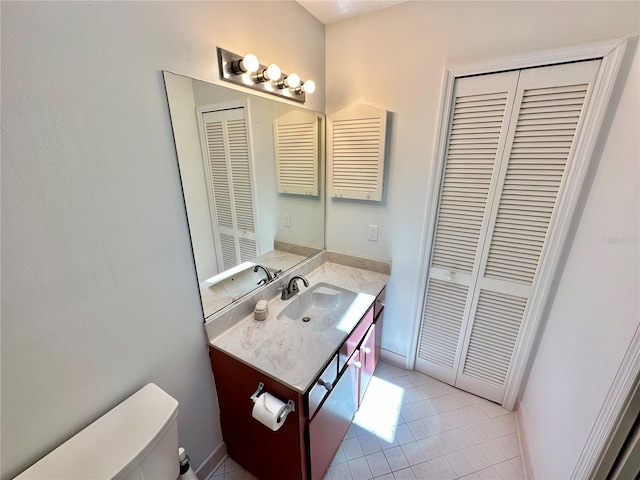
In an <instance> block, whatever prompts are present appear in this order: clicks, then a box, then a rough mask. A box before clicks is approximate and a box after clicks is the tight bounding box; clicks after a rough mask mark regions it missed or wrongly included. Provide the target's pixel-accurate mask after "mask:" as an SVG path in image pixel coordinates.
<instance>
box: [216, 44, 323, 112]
mask: <svg viewBox="0 0 640 480" xmlns="http://www.w3.org/2000/svg"><path fill="white" fill-rule="evenodd" d="M218 68H219V71H220V79H221V80H224V81H227V82H231V83H235V84H236V85H242V86H243V87H248V88H251V89H254V90H259V91H261V92H267V93H270V94H272V95H278V96H279V97H284V98H288V99H289V100H295V101H296V102H300V103H304V102H305V100H306V94H310V93H313V92H314V91H315V90H316V84H315V83H314V82H313V80H307V81H306V82H303V81H302V79H301V78H300V76H299V75H297V74H295V73H290V74H286V73H283V72H282V71H281V70H280V67H279V66H278V65H276V64H275V63H272V64H270V65H269V66H265V65H262V64H260V62H259V61H258V58H257V57H256V56H255V55H254V54H252V53H249V54H247V55H245V56H241V55H237V54H235V53H233V52H229V51H228V50H224V49H223V48H220V47H218Z"/></svg>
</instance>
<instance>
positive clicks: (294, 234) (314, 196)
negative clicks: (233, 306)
mask: <svg viewBox="0 0 640 480" xmlns="http://www.w3.org/2000/svg"><path fill="white" fill-rule="evenodd" d="M164 78H165V86H166V90H167V98H168V102H169V109H170V115H171V123H172V126H173V133H174V139H175V145H176V151H177V154H178V163H179V167H180V176H181V179H182V188H183V194H184V199H185V206H186V210H187V217H188V220H189V230H190V233H191V243H192V246H193V253H194V258H195V263H196V273H197V276H198V283H199V285H200V294H201V298H202V304H203V309H204V314H205V318H206V317H208V316H210V315H212V314H213V313H215V312H216V311H217V310H219V309H221V308H223V307H225V306H226V305H228V304H230V303H231V302H233V301H235V300H236V299H238V298H239V297H241V296H243V295H245V294H246V293H248V292H249V291H251V290H253V289H255V288H257V287H258V286H259V284H263V283H264V280H265V279H266V275H267V274H266V273H265V272H264V270H262V269H258V271H257V272H254V271H253V270H254V267H255V265H257V264H260V265H263V266H264V267H266V268H267V270H268V271H269V272H270V274H272V275H273V274H275V273H276V272H278V271H283V272H284V271H285V270H288V269H289V268H291V267H293V266H294V265H296V264H297V263H299V262H300V261H302V260H304V259H305V258H307V257H308V256H310V255H313V254H314V253H316V252H317V251H319V250H321V249H322V248H324V126H325V124H324V115H323V114H321V113H316V112H311V111H309V110H306V109H303V108H301V107H296V106H291V105H289V104H286V103H284V102H281V101H277V100H272V99H269V98H264V97H260V96H256V95H252V94H247V93H245V92H241V91H238V90H234V89H230V88H225V87H222V86H219V85H213V84H210V83H207V82H202V81H199V80H194V79H191V78H188V77H184V76H181V75H176V74H173V73H169V72H164ZM292 117H294V118H305V119H309V118H312V119H315V127H314V128H316V129H317V131H315V132H313V134H314V135H312V136H315V137H314V138H315V145H316V149H317V151H314V152H313V153H312V157H313V158H315V165H316V172H317V173H316V175H317V179H316V182H317V188H316V189H315V190H314V189H313V188H311V187H309V188H307V187H305V188H302V189H293V190H292V191H293V193H278V181H277V173H276V141H279V142H283V141H286V135H285V136H284V137H283V136H282V135H280V136H278V134H277V131H274V128H276V126H277V125H278V123H279V120H280V119H288V118H292ZM309 121H310V120H307V122H309ZM294 130H295V129H294ZM299 130H300V132H299V133H295V132H294V134H293V135H292V137H291V139H292V141H293V142H295V148H293V149H291V148H289V149H288V150H287V149H285V150H283V149H282V148H280V149H279V152H283V151H284V153H281V154H280V157H279V161H280V164H281V165H286V164H287V162H289V165H290V166H291V165H294V166H295V165H298V166H297V167H296V168H297V170H295V172H294V173H295V175H294V176H296V178H295V180H296V181H303V180H305V178H306V177H307V176H308V175H309V172H308V171H306V170H305V168H306V167H304V166H302V165H303V164H306V166H309V165H310V164H311V163H312V162H310V161H309V158H310V157H309V151H308V148H307V149H306V150H305V148H306V147H305V142H306V140H304V139H302V136H303V133H302V130H301V129H299ZM308 133H309V130H308V128H307V129H306V130H305V134H308ZM307 136H308V135H307ZM283 138H284V139H285V140H283ZM309 138H311V137H309ZM276 139H280V140H276ZM299 145H300V147H298V146H299ZM296 149H297V150H296ZM292 152H294V153H295V155H298V156H299V157H298V158H300V159H301V161H300V162H296V161H295V158H296V157H295V156H292ZM305 155H306V157H305ZM303 157H305V159H306V160H304V161H302V159H303ZM283 162H284V163H283ZM292 175H293V174H292V173H291V171H288V172H287V173H285V177H282V174H281V176H280V178H279V180H280V181H281V183H282V179H283V178H291V176H292ZM281 191H282V190H281Z"/></svg>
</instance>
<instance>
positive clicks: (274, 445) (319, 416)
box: [209, 289, 384, 480]
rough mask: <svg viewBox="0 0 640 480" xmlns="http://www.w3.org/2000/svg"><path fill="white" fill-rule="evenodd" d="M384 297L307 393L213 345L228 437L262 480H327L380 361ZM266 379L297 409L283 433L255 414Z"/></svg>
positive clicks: (232, 452) (233, 451)
mask: <svg viewBox="0 0 640 480" xmlns="http://www.w3.org/2000/svg"><path fill="white" fill-rule="evenodd" d="M381 298H382V299H384V289H383V290H382V291H381V292H380V294H379V295H378V297H377V298H376V300H375V302H374V303H373V305H372V306H371V308H369V309H368V311H367V313H366V314H365V315H364V316H363V317H362V319H361V320H360V321H359V322H358V324H357V325H356V326H355V328H354V329H353V330H352V332H351V333H350V334H349V336H348V337H347V339H346V340H345V341H344V342H343V343H342V345H341V346H340V347H339V348H338V350H337V351H336V352H335V353H334V354H333V355H332V356H331V357H330V358H329V359H328V361H327V363H326V364H325V366H324V368H323V369H322V371H321V373H320V374H319V376H318V377H317V378H316V380H315V381H314V382H313V384H312V385H311V386H310V387H309V388H308V390H307V391H306V392H305V393H304V394H301V393H299V392H297V391H295V390H293V389H291V388H289V387H287V386H285V385H283V384H281V383H280V382H278V381H277V380H275V379H273V378H271V377H269V376H268V375H266V374H264V373H262V372H260V371H258V370H256V369H254V368H253V367H251V366H249V365H247V364H246V363H244V362H241V361H240V360H237V359H236V358H234V357H232V356H230V355H228V354H227V353H225V352H223V351H221V350H218V349H217V348H215V347H209V352H210V358H211V367H212V370H213V375H214V378H215V384H216V390H217V393H218V401H219V405H220V424H221V427H222V435H223V438H224V441H225V443H226V445H227V452H228V453H229V456H230V457H231V458H233V459H234V460H235V461H236V462H238V463H239V464H240V465H242V466H243V467H244V468H245V469H247V470H248V471H250V472H251V473H252V474H253V475H255V476H256V477H258V478H259V479H260V480H270V479H274V480H275V479H277V480H286V479H291V480H299V479H302V480H307V479H310V480H322V478H323V477H324V475H325V473H326V471H327V469H328V468H329V465H330V464H331V461H332V460H333V457H334V455H335V454H336V452H337V450H338V448H339V447H340V444H341V442H342V440H343V438H344V436H345V434H346V433H347V430H348V429H349V426H350V425H351V421H352V420H353V417H354V415H355V413H356V412H357V410H358V407H359V405H360V403H361V402H362V398H363V396H364V393H365V391H366V388H367V386H368V384H369V382H370V380H371V377H372V375H373V372H374V370H375V366H376V364H377V361H378V358H379V351H380V350H379V348H380V347H379V344H378V343H377V340H378V339H379V335H378V332H379V331H380V330H381V327H382V322H381V321H382V310H383V308H382V307H383V306H384V303H383V301H382V300H380V299H381ZM376 305H378V307H376ZM260 382H262V383H263V384H264V386H265V391H267V392H269V393H271V394H272V395H274V396H276V397H278V398H280V399H281V400H282V401H284V402H286V401H287V400H293V401H294V402H295V405H296V410H295V411H294V412H292V413H290V414H289V415H288V417H287V419H286V420H285V423H284V425H283V426H282V427H281V428H280V429H279V430H277V431H275V432H274V431H272V430H270V429H269V428H267V427H265V426H264V425H262V424H261V423H260V422H258V421H257V420H255V419H254V418H253V417H252V416H251V412H252V409H253V402H252V401H251V400H250V397H251V395H252V394H253V393H254V392H255V390H256V388H257V386H258V384H259V383H260Z"/></svg>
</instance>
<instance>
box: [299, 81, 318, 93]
mask: <svg viewBox="0 0 640 480" xmlns="http://www.w3.org/2000/svg"><path fill="white" fill-rule="evenodd" d="M301 89H302V91H303V92H304V93H313V92H315V91H316V82H314V81H313V80H307V81H306V82H304V83H303V84H302V87H301Z"/></svg>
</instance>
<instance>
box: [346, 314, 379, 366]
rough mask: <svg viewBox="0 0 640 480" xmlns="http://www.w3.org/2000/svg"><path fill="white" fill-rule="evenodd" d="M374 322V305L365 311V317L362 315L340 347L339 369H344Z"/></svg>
mask: <svg viewBox="0 0 640 480" xmlns="http://www.w3.org/2000/svg"><path fill="white" fill-rule="evenodd" d="M372 323H373V307H371V308H370V309H369V310H368V311H367V313H365V315H364V317H362V320H361V321H360V323H359V324H358V326H357V327H356V328H355V329H354V330H353V332H351V335H349V337H348V338H347V339H346V340H345V342H344V343H343V344H342V346H341V347H340V355H339V357H340V358H339V365H338V371H342V369H343V368H344V366H345V365H346V363H347V360H348V359H349V357H351V355H352V354H353V352H355V351H356V349H357V348H358V345H360V342H362V339H363V338H364V336H365V334H366V333H367V330H369V327H370V326H371V324H372Z"/></svg>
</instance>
